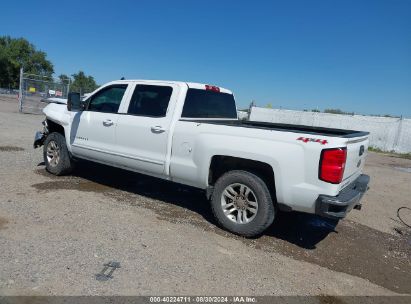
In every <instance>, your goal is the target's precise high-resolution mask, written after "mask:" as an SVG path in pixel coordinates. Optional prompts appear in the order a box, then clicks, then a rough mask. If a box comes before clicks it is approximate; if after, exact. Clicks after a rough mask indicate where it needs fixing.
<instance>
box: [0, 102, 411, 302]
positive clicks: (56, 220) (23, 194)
mask: <svg viewBox="0 0 411 304" xmlns="http://www.w3.org/2000/svg"><path fill="white" fill-rule="evenodd" d="M42 119H43V117H42V116H39V115H37V116H36V115H29V114H18V113H17V105H16V101H15V99H10V98H6V97H2V96H0V169H1V170H0V185H1V188H0V265H1V267H0V295H34V296H37V295H159V294H161V295H198V294H202V295H204V294H206V295H227V294H228V295H238V294H244V295H323V294H327V295H396V294H410V293H411V284H410V282H411V261H410V260H411V259H410V257H411V241H410V237H409V230H407V229H406V228H405V226H404V225H402V224H401V223H400V222H399V221H398V219H397V217H396V211H397V209H398V207H401V206H408V207H411V189H410V188H411V187H410V186H411V174H410V173H409V172H407V170H404V168H411V161H410V160H404V159H399V158H392V157H388V156H384V155H381V154H375V153H369V156H368V163H367V164H366V168H365V171H366V172H367V173H368V174H370V175H371V178H372V183H371V189H370V191H369V192H368V193H367V194H366V196H365V197H364V207H363V210H361V211H356V210H354V211H352V212H351V214H350V215H349V216H348V218H347V219H346V220H344V221H341V222H340V223H339V224H338V225H337V227H333V226H332V225H330V223H328V222H326V221H322V220H319V219H318V218H315V217H312V216H308V215H304V214H297V213H291V214H280V217H279V219H278V221H277V222H276V223H275V224H274V225H273V226H272V227H271V228H270V229H269V230H268V231H267V233H266V234H265V235H263V236H261V237H260V238H257V239H244V238H240V237H236V236H233V235H231V234H229V233H227V232H225V231H223V230H221V229H219V228H217V227H216V226H215V222H214V220H213V218H212V215H211V212H210V209H209V206H208V204H207V201H206V200H205V198H204V195H203V194H202V193H201V192H199V191H198V190H195V189H192V188H189V187H185V186H181V185H176V184H172V183H169V182H165V181H161V180H158V179H154V178H149V177H145V176H143V175H140V174H134V173H130V172H126V171H123V170H119V169H114V168H109V167H106V166H102V165H96V164H92V163H86V162H84V163H83V162H82V163H80V164H79V166H78V169H77V170H76V171H75V172H74V173H73V174H72V175H71V176H67V177H55V176H52V175H50V174H48V173H47V172H46V171H45V170H44V164H43V160H42V151H41V149H37V150H33V148H32V140H33V135H34V132H35V131H36V130H38V129H40V122H41V120H42ZM401 168H402V169H401ZM407 216H408V218H407ZM404 217H405V220H407V221H408V222H409V220H410V217H409V215H407V214H406V213H405V212H404ZM110 261H117V262H119V263H120V266H121V268H118V269H116V270H114V272H113V274H112V279H109V280H107V281H102V280H99V276H98V274H99V273H100V272H101V271H102V269H103V267H104V264H105V263H108V262H110Z"/></svg>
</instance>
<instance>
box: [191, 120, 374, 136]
mask: <svg viewBox="0 0 411 304" xmlns="http://www.w3.org/2000/svg"><path fill="white" fill-rule="evenodd" d="M183 121H187V120H186V119H184V120H183ZM188 121H191V122H197V123H207V124H217V125H226V126H231V127H242V128H256V129H265V130H275V131H283V132H292V133H304V134H312V135H322V136H330V137H341V138H353V137H361V136H366V135H369V132H364V131H355V130H343V129H333V128H323V127H313V126H304V125H293V124H281V123H271V122H261V121H244V120H211V119H210V120H188Z"/></svg>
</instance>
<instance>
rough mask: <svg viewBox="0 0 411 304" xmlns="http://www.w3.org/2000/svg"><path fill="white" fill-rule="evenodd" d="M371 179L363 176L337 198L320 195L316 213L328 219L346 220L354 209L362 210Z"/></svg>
mask: <svg viewBox="0 0 411 304" xmlns="http://www.w3.org/2000/svg"><path fill="white" fill-rule="evenodd" d="M369 182H370V177H369V176H368V175H365V174H361V175H360V176H359V177H358V178H357V179H356V180H355V181H354V182H352V183H351V184H350V185H348V186H347V187H345V188H344V189H343V190H341V192H340V193H339V194H338V195H337V196H328V195H320V196H318V199H317V201H316V205H315V213H316V214H318V215H320V216H325V217H328V218H334V219H340V218H344V217H345V216H346V215H347V214H348V212H350V211H351V210H352V209H353V208H355V209H361V204H360V200H361V198H362V197H363V195H364V193H365V192H366V191H367V190H368V188H369V187H368V184H369Z"/></svg>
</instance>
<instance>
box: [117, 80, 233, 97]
mask: <svg viewBox="0 0 411 304" xmlns="http://www.w3.org/2000/svg"><path fill="white" fill-rule="evenodd" d="M133 82H140V83H141V82H147V83H152V84H156V83H158V84H160V83H162V84H164V83H169V84H177V85H186V86H188V87H189V88H191V89H201V90H205V89H206V85H211V86H216V87H218V88H219V89H220V92H222V93H228V94H233V92H232V91H230V90H228V89H226V88H223V87H220V86H217V85H213V84H205V83H198V82H185V81H173V80H150V79H125V80H114V81H111V82H110V83H113V84H114V83H133Z"/></svg>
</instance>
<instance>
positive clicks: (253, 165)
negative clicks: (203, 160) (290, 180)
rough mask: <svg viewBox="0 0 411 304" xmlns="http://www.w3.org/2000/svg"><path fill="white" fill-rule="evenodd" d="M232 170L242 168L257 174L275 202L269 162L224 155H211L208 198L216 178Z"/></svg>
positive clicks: (273, 177)
mask: <svg viewBox="0 0 411 304" xmlns="http://www.w3.org/2000/svg"><path fill="white" fill-rule="evenodd" d="M232 170H244V171H247V172H250V173H253V174H255V175H257V176H259V177H260V178H261V179H262V180H263V181H264V182H265V183H266V185H267V188H268V189H269V191H270V194H271V197H272V200H273V202H274V203H276V202H277V191H276V183H275V173H274V169H273V167H272V166H271V165H270V164H268V163H266V162H262V161H258V160H252V159H247V158H241V157H235V156H226V155H214V156H212V157H211V160H210V166H209V170H208V185H209V187H208V188H207V197H208V198H210V197H211V195H212V192H213V188H214V184H215V183H216V181H217V180H218V178H220V177H221V176H222V175H223V174H224V173H226V172H229V171H232Z"/></svg>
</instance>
